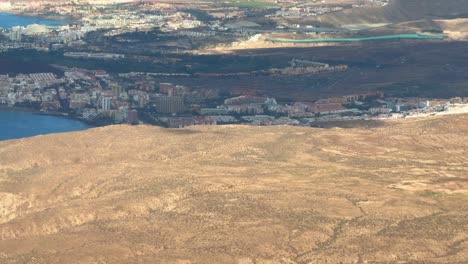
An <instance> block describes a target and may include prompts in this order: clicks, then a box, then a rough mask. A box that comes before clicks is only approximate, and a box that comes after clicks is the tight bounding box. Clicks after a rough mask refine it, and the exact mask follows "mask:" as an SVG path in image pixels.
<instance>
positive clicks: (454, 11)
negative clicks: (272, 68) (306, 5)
mask: <svg viewBox="0 0 468 264" xmlns="http://www.w3.org/2000/svg"><path fill="white" fill-rule="evenodd" d="M467 14H468V1H467V0H392V1H391V2H390V4H388V5H387V6H385V7H371V8H353V9H348V10H345V11H343V12H336V13H331V14H328V15H324V16H321V17H320V20H322V21H323V22H327V23H332V24H341V25H345V24H367V23H398V22H406V21H414V20H420V19H442V18H457V17H466V15H467Z"/></svg>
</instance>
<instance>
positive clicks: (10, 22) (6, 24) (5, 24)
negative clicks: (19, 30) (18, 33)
mask: <svg viewBox="0 0 468 264" xmlns="http://www.w3.org/2000/svg"><path fill="white" fill-rule="evenodd" d="M65 23H66V21H59V20H48V19H41V18H37V17H25V16H18V15H15V14H9V13H2V12H0V27H2V28H6V29H10V28H12V27H14V26H21V27H26V26H28V25H31V24H39V25H46V26H60V25H64V24H65Z"/></svg>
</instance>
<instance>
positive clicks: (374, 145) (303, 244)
mask: <svg viewBox="0 0 468 264" xmlns="http://www.w3.org/2000/svg"><path fill="white" fill-rule="evenodd" d="M374 125H375V126H374V127H372V128H351V129H314V128H297V127H286V126H279V127H249V126H214V127H202V126H200V127H190V128H185V129H163V128H158V127H150V126H137V127H132V126H109V127H103V128H95V129H91V130H87V131H82V132H74V133H66V134H55V135H47V136H38V137H33V138H27V139H21V140H13V141H4V142H0V160H1V162H0V201H1V202H0V262H1V263H341V262H342V263H357V262H360V263H362V262H366V261H367V262H372V263H390V262H391V263H393V262H396V261H400V262H399V263H408V262H411V263H423V262H424V263H429V262H430V263H464V261H466V259H467V258H468V232H467V230H468V217H467V212H468V190H467V181H468V173H467V172H468V145H467V144H468V115H455V116H445V117H431V118H426V119H406V120H398V121H385V122H382V123H377V124H374Z"/></svg>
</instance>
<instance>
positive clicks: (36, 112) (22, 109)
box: [0, 105, 105, 128]
mask: <svg viewBox="0 0 468 264" xmlns="http://www.w3.org/2000/svg"><path fill="white" fill-rule="evenodd" d="M0 112H18V113H30V114H33V115H43V116H55V117H62V118H66V119H69V120H74V121H78V122H81V123H83V124H86V125H87V126H89V127H90V128H92V127H101V126H105V125H103V124H99V123H94V122H90V121H87V120H84V119H79V118H75V117H73V116H71V115H69V114H67V113H63V112H44V111H40V110H37V109H35V108H32V107H22V106H12V107H10V106H6V105H0Z"/></svg>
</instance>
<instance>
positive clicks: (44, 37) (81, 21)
mask: <svg viewBox="0 0 468 264" xmlns="http://www.w3.org/2000/svg"><path fill="white" fill-rule="evenodd" d="M117 2H118V3H119V4H115V3H111V4H109V3H106V2H100V1H94V2H89V3H87V2H84V3H79V4H77V3H74V2H73V3H68V2H48V3H47V4H41V5H32V4H28V3H20V4H15V5H11V4H10V3H9V2H2V3H0V9H1V10H6V11H8V12H13V13H18V14H23V15H24V14H33V15H39V16H42V17H53V18H60V19H64V20H63V21H62V22H63V23H57V25H39V24H30V25H28V26H25V27H22V26H14V27H12V28H5V29H1V33H3V35H4V39H3V40H2V41H0V52H10V51H16V50H19V51H24V50H35V51H37V52H39V53H47V54H54V56H56V55H55V54H59V56H60V58H65V59H66V58H70V59H75V60H79V61H80V62H82V61H90V62H91V63H94V62H96V61H105V62H106V63H108V64H112V63H113V62H115V61H119V60H126V62H131V61H138V62H139V63H141V62H143V63H146V62H148V63H149V64H151V63H160V62H161V61H162V60H164V59H163V58H160V57H158V56H151V55H147V54H145V52H146V51H147V50H146V49H149V50H150V51H151V52H155V51H157V52H171V53H178V52H179V51H181V50H182V51H184V50H187V49H190V48H191V47H190V45H188V46H187V45H185V44H181V42H183V41H171V40H170V39H171V37H176V38H179V37H188V38H190V39H191V40H194V39H202V40H203V41H204V42H209V38H213V37H219V36H221V37H223V38H229V36H231V37H232V36H234V37H244V38H251V37H252V36H255V34H257V33H258V32H262V30H265V29H268V30H270V31H271V32H272V31H278V32H289V30H291V29H293V30H299V31H301V30H304V31H309V30H312V31H313V30H315V29H316V28H315V26H314V25H309V24H294V23H291V24H287V23H286V24H285V23H284V22H281V23H274V24H272V25H271V26H270V28H268V27H266V28H265V26H262V27H260V25H259V24H257V23H256V22H252V21H249V20H248V18H249V15H251V12H256V14H257V17H258V13H259V12H260V13H261V14H262V17H264V18H268V19H276V18H279V17H288V18H289V17H295V18H298V19H301V18H305V17H309V16H318V15H323V14H326V13H331V12H336V11H340V10H343V9H346V8H360V7H366V6H385V5H387V4H388V1H386V0H379V1H377V0H369V1H365V0H362V1H350V2H353V4H333V3H334V2H333V1H331V3H327V4H323V3H320V2H319V1H265V2H254V1H246V2H243V1H240V2H239V1H237V2H231V1H226V2H222V3H218V4H216V3H215V5H213V3H210V4H206V5H204V4H197V6H196V9H192V6H190V5H188V6H180V5H177V4H174V5H172V4H168V3H159V2H144V1H142V2H128V1H116V3H117ZM242 4H245V5H247V6H248V7H249V8H245V7H246V6H243V5H242ZM260 7H261V10H258V9H259V8H260ZM273 21H274V20H273ZM155 29H157V31H158V32H159V33H161V34H164V37H165V38H168V40H167V41H166V40H164V41H162V44H161V45H159V46H155V45H154V44H149V45H147V46H145V45H140V46H136V45H137V44H135V43H136V42H138V41H137V40H135V38H132V36H133V35H128V34H135V33H139V32H143V35H142V36H140V35H138V36H139V38H145V36H146V34H149V33H148V32H152V31H153V30H155ZM316 30H317V31H316V32H317V33H319V32H326V33H327V34H329V33H333V32H334V30H336V29H332V30H327V29H326V28H321V29H316ZM93 32H98V35H97V37H94V38H92V39H90V38H87V36H88V35H89V34H91V33H93ZM159 33H158V34H159ZM159 36H160V35H158V37H159ZM101 37H104V38H107V40H109V41H108V42H104V43H100V44H99V43H94V42H92V41H93V40H95V39H100V38H101ZM109 43H110V44H109ZM134 45H135V46H134ZM191 45H193V44H191ZM129 47H131V48H129ZM158 54H160V53H158ZM167 60H170V58H169V59H167ZM165 63H166V62H165ZM169 64H170V62H169ZM54 67H57V68H58V72H61V73H63V76H62V74H61V73H60V74H57V73H52V72H44V73H31V74H15V75H13V74H12V75H2V76H0V105H2V106H7V107H27V108H31V109H36V110H38V111H40V112H41V113H44V114H63V115H67V116H69V117H72V118H77V119H80V120H84V121H86V122H88V123H91V124H94V125H105V124H113V123H130V124H138V123H141V122H144V123H151V124H156V125H162V126H167V127H185V126H189V125H196V124H205V125H206V124H233V123H242V124H254V125H283V124H284V125H301V126H314V125H318V124H320V123H321V122H330V121H350V120H351V121H352V120H370V119H381V118H401V117H407V116H414V115H421V114H435V113H437V112H442V111H446V110H448V109H450V107H452V106H453V104H456V103H458V104H461V103H466V99H463V98H454V99H451V100H429V99H427V98H392V97H386V96H385V94H384V93H382V92H379V91H372V92H368V93H363V94H351V95H346V96H338V97H332V98H322V99H320V100H316V101H312V102H278V101H277V100H276V99H275V98H273V97H272V96H270V95H268V94H262V93H259V92H258V91H255V89H253V90H245V89H244V90H240V91H231V92H229V93H226V92H225V91H220V90H219V89H208V88H206V89H203V88H199V87H197V88H196V89H195V88H194V89H192V87H188V86H183V85H179V84H177V83H166V82H162V81H161V80H160V79H159V78H158V77H159V76H161V75H188V76H189V75H192V76H216V77H218V76H219V77H220V78H221V77H223V76H237V75H254V74H268V75H288V76H295V75H313V74H322V73H325V72H327V73H333V72H337V71H347V70H348V65H345V64H335V65H331V64H328V63H323V62H317V61H307V60H301V59H294V60H292V61H290V62H289V65H288V66H284V67H279V68H278V67H270V68H267V69H261V70H251V71H249V72H227V73H196V72H195V73H194V72H191V67H192V65H190V64H186V65H184V67H185V68H184V69H185V70H186V71H180V72H140V71H128V72H123V73H122V72H120V73H116V72H108V71H105V70H96V69H94V70H91V69H85V68H81V67H75V68H73V67H65V66H54Z"/></svg>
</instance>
